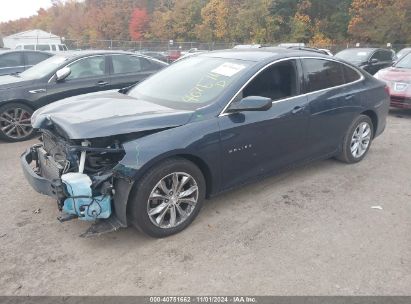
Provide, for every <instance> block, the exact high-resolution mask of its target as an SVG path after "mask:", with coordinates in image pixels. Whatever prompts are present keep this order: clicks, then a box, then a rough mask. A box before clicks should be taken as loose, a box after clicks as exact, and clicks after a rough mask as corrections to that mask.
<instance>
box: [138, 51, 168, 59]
mask: <svg viewBox="0 0 411 304" xmlns="http://www.w3.org/2000/svg"><path fill="white" fill-rule="evenodd" d="M137 53H140V54H143V55H145V56H149V57H152V58H155V59H158V60H161V61H163V62H167V56H166V55H164V54H163V53H161V52H149V51H143V52H137Z"/></svg>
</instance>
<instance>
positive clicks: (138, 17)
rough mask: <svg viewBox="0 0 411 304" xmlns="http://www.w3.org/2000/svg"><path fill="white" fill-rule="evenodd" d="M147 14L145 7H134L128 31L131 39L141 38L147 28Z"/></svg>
mask: <svg viewBox="0 0 411 304" xmlns="http://www.w3.org/2000/svg"><path fill="white" fill-rule="evenodd" d="M148 20H149V18H148V14H147V10H146V9H145V8H135V9H134V11H133V13H132V14H131V18H130V23H129V26H128V32H129V33H130V38H131V39H132V40H137V41H138V40H141V39H142V38H143V36H144V32H145V30H146V29H147V24H148Z"/></svg>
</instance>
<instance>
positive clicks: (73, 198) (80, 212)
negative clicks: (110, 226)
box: [62, 173, 111, 221]
mask: <svg viewBox="0 0 411 304" xmlns="http://www.w3.org/2000/svg"><path fill="white" fill-rule="evenodd" d="M62 181H63V183H64V184H65V185H66V189H67V193H68V194H69V196H70V197H69V198H67V199H66V200H65V201H64V205H63V211H64V212H65V213H67V214H73V215H77V216H78V217H79V219H81V220H84V221H94V220H96V219H99V218H103V219H106V218H109V217H110V215H111V197H110V196H108V195H106V196H103V195H101V196H96V197H92V191H91V188H90V186H91V180H90V178H89V177H88V176H87V175H85V174H81V173H68V174H65V175H63V176H62Z"/></svg>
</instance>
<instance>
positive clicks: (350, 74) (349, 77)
mask: <svg viewBox="0 0 411 304" xmlns="http://www.w3.org/2000/svg"><path fill="white" fill-rule="evenodd" d="M343 69H344V77H345V82H346V83H350V82H354V81H357V80H359V79H360V78H361V76H360V74H358V72H357V71H355V70H354V69H352V68H350V67H349V66H347V65H345V64H344V65H343Z"/></svg>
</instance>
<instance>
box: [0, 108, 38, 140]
mask: <svg viewBox="0 0 411 304" xmlns="http://www.w3.org/2000/svg"><path fill="white" fill-rule="evenodd" d="M30 117H31V114H30V113H29V112H28V111H27V110H25V109H22V108H13V109H8V110H6V111H4V112H2V113H0V129H1V131H2V132H3V134H4V135H5V136H7V137H9V138H12V139H21V138H25V137H28V136H30V135H31V133H32V132H33V128H32V127H31V123H30Z"/></svg>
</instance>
